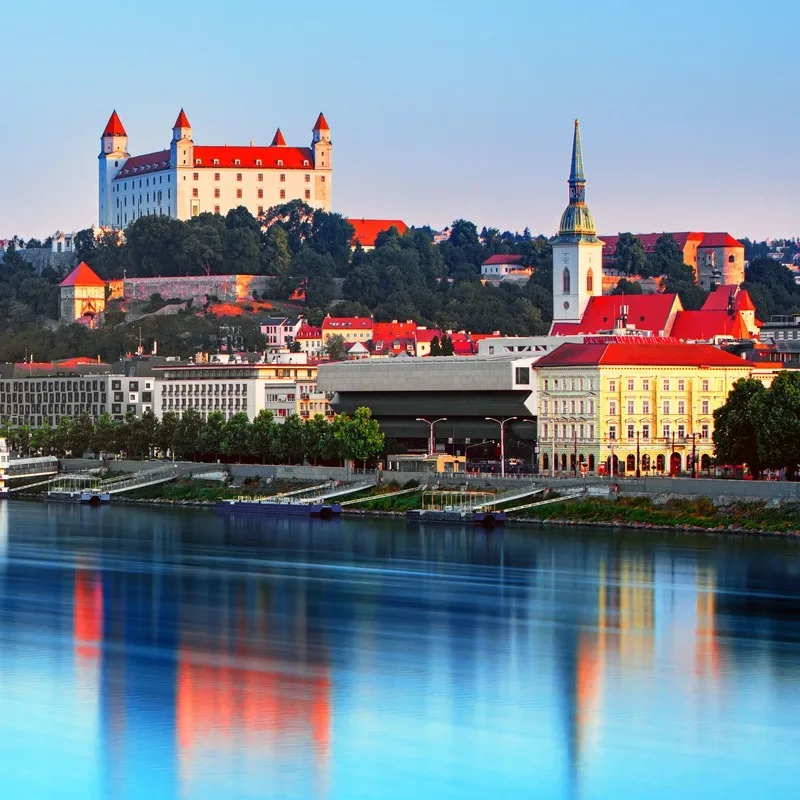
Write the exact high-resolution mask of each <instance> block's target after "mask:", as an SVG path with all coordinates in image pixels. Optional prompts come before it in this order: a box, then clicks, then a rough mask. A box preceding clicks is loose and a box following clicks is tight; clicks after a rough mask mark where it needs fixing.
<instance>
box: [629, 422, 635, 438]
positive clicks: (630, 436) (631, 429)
mask: <svg viewBox="0 0 800 800" xmlns="http://www.w3.org/2000/svg"><path fill="white" fill-rule="evenodd" d="M628 438H629V439H635V438H636V432H635V431H634V429H633V425H628Z"/></svg>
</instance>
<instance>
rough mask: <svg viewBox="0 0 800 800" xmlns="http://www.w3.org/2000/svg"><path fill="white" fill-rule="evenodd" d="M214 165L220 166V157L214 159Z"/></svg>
mask: <svg viewBox="0 0 800 800" xmlns="http://www.w3.org/2000/svg"><path fill="white" fill-rule="evenodd" d="M214 166H215V167H218V166H219V159H218V158H215V159H214ZM217 175H219V173H217ZM217 180H219V178H217Z"/></svg>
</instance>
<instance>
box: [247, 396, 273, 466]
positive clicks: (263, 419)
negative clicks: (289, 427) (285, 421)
mask: <svg viewBox="0 0 800 800" xmlns="http://www.w3.org/2000/svg"><path fill="white" fill-rule="evenodd" d="M276 428H277V425H276V424H275V419H274V417H273V414H272V412H271V411H266V410H265V409H263V408H262V409H261V411H259V412H258V414H257V415H256V418H255V419H254V420H253V427H252V430H253V438H252V443H251V452H252V454H253V455H254V456H256V457H258V458H260V459H261V463H262V464H266V463H267V461H268V459H271V458H272V457H273V453H274V452H275V439H276Z"/></svg>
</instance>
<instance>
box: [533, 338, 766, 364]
mask: <svg viewBox="0 0 800 800" xmlns="http://www.w3.org/2000/svg"><path fill="white" fill-rule="evenodd" d="M574 366H636V367H645V366H646V367H649V366H653V367H665V366H667V367H749V366H751V365H750V364H749V362H747V361H744V360H743V359H741V358H739V356H735V355H733V354H732V353H726V352H725V351H723V350H719V349H718V348H716V347H714V346H713V345H710V344H634V343H631V344H628V343H623V342H609V343H606V344H575V343H571V342H567V343H565V344H562V345H561V346H560V347H558V348H556V349H555V350H553V352H552V353H548V354H547V355H546V356H543V357H542V358H540V359H539V360H538V361H537V362H536V368H537V369H541V368H542V367H574Z"/></svg>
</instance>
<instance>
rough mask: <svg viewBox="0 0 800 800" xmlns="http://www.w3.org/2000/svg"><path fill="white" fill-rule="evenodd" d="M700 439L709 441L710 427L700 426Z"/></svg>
mask: <svg viewBox="0 0 800 800" xmlns="http://www.w3.org/2000/svg"><path fill="white" fill-rule="evenodd" d="M700 438H701V439H708V425H706V424H703V425H701V426H700Z"/></svg>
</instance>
